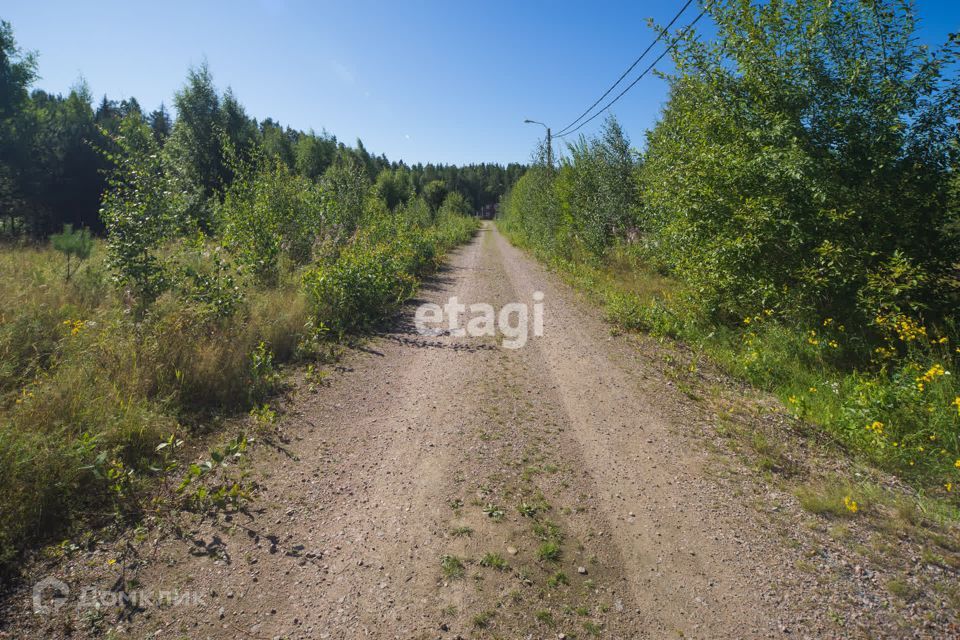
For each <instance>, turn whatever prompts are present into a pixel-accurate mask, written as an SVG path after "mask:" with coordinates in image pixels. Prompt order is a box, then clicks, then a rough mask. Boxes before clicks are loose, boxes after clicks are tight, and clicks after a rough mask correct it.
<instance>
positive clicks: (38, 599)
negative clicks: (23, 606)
mask: <svg viewBox="0 0 960 640" xmlns="http://www.w3.org/2000/svg"><path fill="white" fill-rule="evenodd" d="M47 591H50V592H51V593H50V597H49V598H47V597H45V596H46V593H47ZM69 595H70V587H68V586H67V583H66V582H64V581H62V580H57V579H56V578H54V577H53V576H47V577H46V578H44V579H43V580H41V581H40V582H38V583H36V584H35V585H33V612H34V613H36V614H41V615H42V614H46V613H55V612H57V611H59V610H60V607H62V606H63V605H65V604H67V597H68V596H69Z"/></svg>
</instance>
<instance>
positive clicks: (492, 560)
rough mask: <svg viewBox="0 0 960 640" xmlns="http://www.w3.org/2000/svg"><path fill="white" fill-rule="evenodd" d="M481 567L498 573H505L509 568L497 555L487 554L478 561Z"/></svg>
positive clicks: (501, 557)
mask: <svg viewBox="0 0 960 640" xmlns="http://www.w3.org/2000/svg"><path fill="white" fill-rule="evenodd" d="M480 566H481V567H488V568H490V569H496V570H498V571H506V570H507V569H509V568H510V565H508V564H507V561H506V560H504V558H503V556H501V555H500V554H499V553H488V554H486V555H485V556H483V558H481V559H480Z"/></svg>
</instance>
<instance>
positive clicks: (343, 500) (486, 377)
mask: <svg viewBox="0 0 960 640" xmlns="http://www.w3.org/2000/svg"><path fill="white" fill-rule="evenodd" d="M535 291H542V292H544V294H545V298H544V335H543V336H542V337H536V338H530V339H529V341H528V342H527V344H526V345H525V346H524V347H523V348H519V349H507V348H504V347H503V345H502V344H501V342H502V337H493V338H491V337H479V338H470V337H463V338H460V337H453V336H451V335H446V334H444V335H438V336H432V337H431V336H422V335H419V334H418V333H417V332H416V331H415V330H414V328H413V326H412V318H413V307H411V308H410V309H409V310H408V311H407V312H406V315H405V321H403V322H401V324H400V326H398V328H397V329H396V330H395V331H393V332H391V333H388V334H385V335H382V336H379V337H377V338H375V339H373V340H372V341H371V342H370V343H368V345H367V347H366V348H365V349H363V350H359V351H356V352H354V353H351V354H349V355H348V356H347V357H346V358H345V360H344V361H343V362H342V366H341V367H340V368H339V370H338V371H337V372H335V373H333V374H332V375H331V377H330V384H329V386H325V387H322V388H320V389H319V390H317V391H316V392H314V393H311V392H309V391H307V390H306V389H303V390H300V391H299V392H298V393H297V394H295V396H294V397H293V398H292V400H290V402H289V404H288V405H287V406H286V413H285V414H284V418H283V423H282V424H283V431H284V433H286V434H287V435H288V436H289V437H290V441H289V443H288V445H287V446H286V447H285V448H284V449H283V450H282V451H281V450H275V451H274V450H268V449H267V448H262V449H260V450H258V451H257V452H256V454H255V456H254V459H253V463H252V467H251V469H250V471H251V477H252V478H254V479H256V481H257V482H258V483H259V485H260V486H261V490H260V492H259V493H258V495H257V498H256V502H255V505H254V506H255V508H257V509H259V511H258V512H255V513H253V514H252V515H250V516H247V515H243V514H237V515H235V516H233V517H232V518H231V519H230V521H224V520H222V519H221V520H219V521H218V522H216V523H211V522H210V521H209V520H205V521H203V522H199V523H198V522H193V523H192V524H191V525H190V529H189V530H188V531H185V532H184V538H182V539H176V538H170V539H166V540H159V541H157V542H156V543H155V549H154V550H153V551H151V552H150V554H149V558H147V557H146V556H147V555H148V554H146V553H141V554H140V555H141V557H143V558H144V563H143V564H142V565H141V566H139V567H137V568H136V571H135V573H136V582H137V584H140V585H145V586H149V587H150V588H152V589H161V588H166V589H179V590H181V591H183V590H190V591H193V592H196V593H199V594H200V595H201V598H200V599H201V600H202V602H201V603H195V604H194V605H193V606H187V605H186V604H182V603H181V605H182V606H167V607H152V608H148V609H147V610H146V611H144V612H141V613H139V614H137V615H134V616H133V617H132V618H131V619H130V620H129V621H128V622H124V623H121V625H120V628H122V629H125V630H126V631H128V632H129V633H130V634H131V635H132V636H133V637H164V638H168V637H169V638H179V637H189V638H243V637H252V638H276V637H282V638H361V637H371V638H404V639H406V638H456V637H463V638H467V637H500V638H563V637H566V638H573V637H579V638H585V637H592V636H593V635H599V636H601V637H605V638H657V639H659V638H670V637H697V638H728V637H729V638H750V637H767V636H773V635H776V636H780V635H782V634H783V633H784V632H785V631H786V632H790V631H794V632H796V631H797V630H798V629H804V628H806V629H811V628H815V626H811V625H816V624H817V622H816V621H815V620H814V619H812V618H808V616H812V615H813V614H803V613H800V611H801V607H802V604H803V600H804V598H805V596H806V593H805V590H809V589H810V584H809V583H807V584H799V583H796V581H794V583H790V581H789V580H788V578H786V577H785V575H784V573H783V572H782V570H781V567H782V566H783V564H782V562H783V558H782V553H783V551H782V549H781V546H782V545H783V541H782V540H781V539H780V538H779V537H778V535H777V534H776V532H775V531H774V530H773V529H772V528H771V527H770V526H769V524H768V521H767V520H764V519H762V518H758V516H757V513H756V510H755V509H753V508H752V507H748V506H746V504H745V502H746V501H745V499H744V498H743V497H739V496H736V495H732V494H731V492H730V491H729V489H728V488H726V487H723V486H721V485H720V484H718V481H717V480H716V477H715V474H708V473H706V471H705V468H706V467H707V466H708V461H709V454H708V453H707V452H706V451H705V450H704V447H703V446H702V443H701V442H700V440H698V438H697V437H696V433H697V432H698V431H700V430H701V429H703V428H705V425H707V421H708V419H709V418H708V416H707V415H706V413H705V412H701V411H699V410H698V409H696V407H694V406H693V404H694V403H692V402H691V401H690V399H689V398H687V397H686V396H685V395H683V394H682V393H680V392H679V391H678V390H676V389H675V388H674V385H673V384H672V383H671V381H670V380H669V379H668V378H666V377H665V376H663V374H662V373H661V371H660V368H659V367H657V366H654V363H652V362H651V361H650V359H649V357H648V356H646V355H644V354H643V353H642V352H640V351H638V350H637V349H636V348H635V347H634V346H633V345H632V344H631V343H630V342H628V341H625V340H623V339H619V338H612V337H611V334H610V329H609V326H608V325H606V324H604V323H603V321H602V320H601V319H600V317H599V312H598V311H597V310H596V309H594V308H592V307H590V306H589V305H588V304H586V303H585V302H582V301H581V300H580V299H579V298H578V296H577V294H575V293H574V292H573V291H572V290H570V289H569V288H568V287H567V286H565V285H564V284H562V283H561V282H559V280H558V279H557V278H556V277H554V276H553V275H551V274H549V273H547V272H546V271H545V270H544V269H543V268H542V267H540V266H539V265H538V264H536V263H535V262H533V261H532V260H531V259H530V258H529V257H527V256H526V255H524V254H523V253H521V252H520V251H519V250H517V249H516V248H514V247H512V246H511V245H509V244H508V242H507V241H506V240H505V239H504V238H503V237H502V236H501V235H500V234H499V233H498V232H497V231H496V230H495V228H494V227H493V226H492V225H489V226H487V227H486V228H484V229H483V230H482V231H481V232H480V233H479V234H478V236H477V238H476V239H475V240H474V241H473V242H472V243H471V244H469V245H468V246H466V247H463V248H462V249H460V250H458V251H456V252H455V253H454V254H453V255H452V257H451V260H450V262H449V266H448V268H446V269H445V270H443V271H442V272H441V273H439V274H438V275H437V277H436V278H434V279H433V280H432V281H430V282H429V283H427V284H426V285H425V287H424V289H423V290H422V292H421V298H422V301H432V302H437V303H439V304H444V303H446V302H447V300H448V299H449V298H450V297H451V296H456V297H458V299H459V300H460V301H461V302H463V303H466V304H468V305H469V304H470V303H473V302H486V303H490V304H492V305H494V307H495V308H497V309H499V308H500V307H501V306H502V305H504V304H506V303H509V302H522V303H527V304H530V303H532V296H533V293H534V292H535ZM188 540H193V542H192V543H189V542H187V541H188ZM151 543H152V541H146V542H145V543H144V544H145V545H147V546H149V545H150V544H151ZM191 544H192V545H193V547H191ZM198 550H199V551H198ZM188 551H189V552H188ZM101 560H105V559H104V558H101ZM110 625H111V626H112V625H113V622H112V621H111V623H110ZM46 632H48V633H50V634H52V635H58V634H59V633H60V632H61V630H60V629H59V628H57V629H47V630H46Z"/></svg>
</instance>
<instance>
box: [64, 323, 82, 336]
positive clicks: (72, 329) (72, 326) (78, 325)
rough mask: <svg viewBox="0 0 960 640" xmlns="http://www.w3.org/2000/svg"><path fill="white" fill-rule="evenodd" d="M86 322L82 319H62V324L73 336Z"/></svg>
mask: <svg viewBox="0 0 960 640" xmlns="http://www.w3.org/2000/svg"><path fill="white" fill-rule="evenodd" d="M86 324H87V323H86V322H85V321H83V320H64V321H63V326H65V327H67V328H68V329H70V335H72V336H75V335H77V334H78V333H80V332H81V331H82V330H83V327H84V326H85V325H86Z"/></svg>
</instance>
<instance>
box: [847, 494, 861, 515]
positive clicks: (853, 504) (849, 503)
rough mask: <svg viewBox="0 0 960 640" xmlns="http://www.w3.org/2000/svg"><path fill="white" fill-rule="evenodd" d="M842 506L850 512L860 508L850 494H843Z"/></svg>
mask: <svg viewBox="0 0 960 640" xmlns="http://www.w3.org/2000/svg"><path fill="white" fill-rule="evenodd" d="M843 506H845V507H846V508H847V511H849V512H850V513H856V512H857V511H859V510H860V506H859V505H858V504H857V501H856V500H854V499H853V498H852V497H851V496H845V497H844V498H843Z"/></svg>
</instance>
